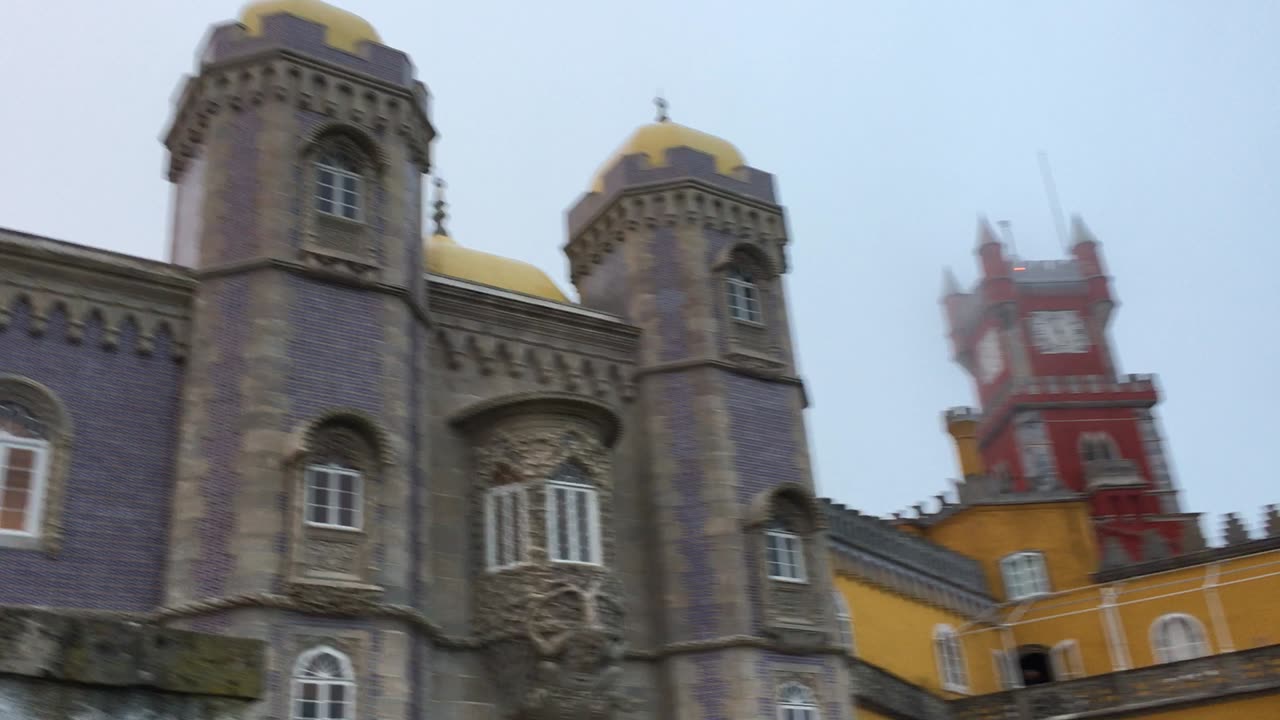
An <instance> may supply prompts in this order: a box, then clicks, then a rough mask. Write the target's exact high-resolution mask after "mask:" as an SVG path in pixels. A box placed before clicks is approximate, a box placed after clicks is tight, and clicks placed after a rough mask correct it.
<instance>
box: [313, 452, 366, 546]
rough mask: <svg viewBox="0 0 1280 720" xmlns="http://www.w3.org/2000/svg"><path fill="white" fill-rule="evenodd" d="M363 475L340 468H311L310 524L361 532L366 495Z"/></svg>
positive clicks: (315, 466)
mask: <svg viewBox="0 0 1280 720" xmlns="http://www.w3.org/2000/svg"><path fill="white" fill-rule="evenodd" d="M362 485H363V478H362V477H361V475H360V473H359V472H357V471H355V470H351V469H348V468H344V467H340V466H338V465H312V466H310V467H308V468H307V497H306V501H307V515H306V517H307V524H308V525H313V526H318V527H329V528H340V529H342V530H359V529H360V523H361V517H360V515H361V512H360V505H361V500H362V497H363V494H364V488H363V487H362Z"/></svg>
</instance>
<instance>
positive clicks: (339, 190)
mask: <svg viewBox="0 0 1280 720" xmlns="http://www.w3.org/2000/svg"><path fill="white" fill-rule="evenodd" d="M339 158H340V159H341V160H345V161H346V162H348V163H350V164H351V167H352V168H354V167H357V165H356V163H355V160H354V159H352V157H351V155H350V153H348V152H346V151H344V150H339V149H329V150H325V151H323V152H321V153H320V156H319V157H318V158H316V162H315V172H316V175H315V182H316V184H315V188H314V192H313V193H312V196H313V200H312V201H313V203H314V206H315V209H316V212H318V213H320V214H322V215H328V216H330V217H336V218H341V219H343V220H347V221H349V222H361V218H362V216H363V214H364V208H363V207H362V205H363V197H362V193H363V192H364V177H363V176H362V175H361V174H360V173H359V172H357V171H356V170H354V169H351V168H346V167H342V166H341V164H340V162H336V161H335V160H336V159H339ZM324 173H329V174H330V175H331V176H332V177H333V183H332V184H329V183H326V182H324V181H323V180H322V177H323V174H324ZM345 180H350V181H352V182H353V185H354V187H353V188H351V189H348V188H346V187H345V183H344V182H343V181H345ZM321 187H328V188H329V189H330V191H331V192H332V193H333V196H332V197H330V198H325V197H323V196H322V195H321V194H320V188H321ZM348 192H349V193H352V194H353V195H354V196H355V204H354V205H353V204H351V203H348V202H346V200H345V198H344V197H343V196H344V194H345V193H348ZM323 203H328V204H329V209H328V210H326V209H325V208H324V207H323ZM347 209H350V210H351V211H352V214H351V215H349V216H348V215H347V214H346V213H345V212H344V211H345V210H347Z"/></svg>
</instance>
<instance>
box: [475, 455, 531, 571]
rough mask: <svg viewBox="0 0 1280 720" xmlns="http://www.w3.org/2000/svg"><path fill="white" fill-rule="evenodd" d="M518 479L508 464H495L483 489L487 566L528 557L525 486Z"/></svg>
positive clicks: (514, 562)
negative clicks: (485, 487)
mask: <svg viewBox="0 0 1280 720" xmlns="http://www.w3.org/2000/svg"><path fill="white" fill-rule="evenodd" d="M522 480H523V478H521V477H520V476H519V475H518V474H517V473H516V472H515V471H514V470H512V469H511V468H510V467H507V466H506V465H502V466H499V467H498V469H497V470H496V471H495V472H494V474H493V484H492V486H491V487H490V488H489V490H488V492H487V493H485V501H484V531H485V564H486V565H487V567H488V568H489V569H490V570H504V569H506V568H509V567H514V566H516V565H519V564H521V563H523V562H526V561H527V560H528V559H529V557H528V548H529V489H528V486H527V485H526V484H525V483H524V482H522Z"/></svg>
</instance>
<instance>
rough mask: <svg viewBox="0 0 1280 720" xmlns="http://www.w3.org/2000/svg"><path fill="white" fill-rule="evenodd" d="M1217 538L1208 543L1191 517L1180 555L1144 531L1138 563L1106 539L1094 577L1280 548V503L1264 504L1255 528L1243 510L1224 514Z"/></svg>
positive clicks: (1103, 579) (1129, 574)
mask: <svg viewBox="0 0 1280 720" xmlns="http://www.w3.org/2000/svg"><path fill="white" fill-rule="evenodd" d="M1217 538H1218V541H1219V542H1217V543H1216V544H1212V545H1210V544H1209V543H1208V542H1206V538H1205V537H1204V534H1203V533H1202V531H1201V528H1200V523H1199V521H1198V518H1196V517H1195V516H1188V521H1187V522H1185V523H1184V524H1183V537H1182V552H1181V553H1178V554H1173V553H1171V552H1170V550H1169V547H1168V544H1167V543H1165V542H1164V541H1163V540H1162V539H1161V538H1160V537H1159V536H1158V535H1157V534H1156V533H1155V532H1154V531H1147V532H1146V533H1144V536H1143V543H1142V555H1141V559H1140V560H1138V561H1137V562H1133V561H1132V560H1131V559H1130V558H1129V556H1128V555H1126V554H1124V553H1121V552H1118V549H1117V548H1115V547H1114V543H1109V542H1107V541H1104V543H1103V548H1102V569H1101V570H1099V571H1098V572H1097V573H1096V574H1095V575H1094V577H1095V579H1096V580H1098V581H1099V582H1109V581H1112V580H1119V579H1123V578H1127V577H1134V576H1138V575H1146V574H1150V573H1153V572H1162V571H1165V570H1172V569H1175V568H1182V567H1191V566H1194V565H1201V564H1204V563H1210V562H1218V561H1221V560H1227V559H1230V558H1234V557H1241V556H1244V555H1252V554H1254V553H1258V552H1265V551H1269V550H1276V549H1280V505H1266V506H1264V507H1263V509H1262V514H1261V518H1260V522H1259V523H1258V524H1257V526H1256V528H1251V527H1250V526H1249V524H1248V523H1247V522H1246V521H1245V520H1244V519H1243V516H1242V514H1241V513H1234V512H1232V513H1227V514H1225V515H1223V516H1222V518H1221V521H1220V525H1219V531H1218V534H1217Z"/></svg>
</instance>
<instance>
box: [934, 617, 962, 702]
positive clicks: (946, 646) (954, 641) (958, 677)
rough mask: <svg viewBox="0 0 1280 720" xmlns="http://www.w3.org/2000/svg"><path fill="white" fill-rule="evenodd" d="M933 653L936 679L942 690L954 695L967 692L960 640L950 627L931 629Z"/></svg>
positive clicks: (942, 626) (943, 626) (940, 626)
mask: <svg viewBox="0 0 1280 720" xmlns="http://www.w3.org/2000/svg"><path fill="white" fill-rule="evenodd" d="M933 652H934V655H935V656H936V657H937V661H938V678H939V679H940V680H941V681H942V689H943V690H949V691H951V692H956V693H967V692H969V675H968V673H967V672H966V671H965V668H964V653H963V652H962V651H961V649H960V639H959V638H958V637H956V631H955V630H952V629H951V626H950V625H938V626H936V627H934V628H933Z"/></svg>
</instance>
